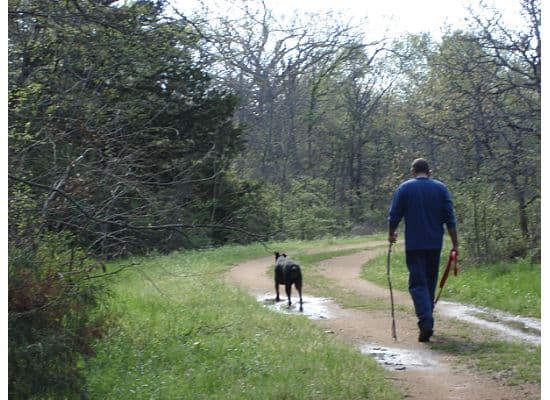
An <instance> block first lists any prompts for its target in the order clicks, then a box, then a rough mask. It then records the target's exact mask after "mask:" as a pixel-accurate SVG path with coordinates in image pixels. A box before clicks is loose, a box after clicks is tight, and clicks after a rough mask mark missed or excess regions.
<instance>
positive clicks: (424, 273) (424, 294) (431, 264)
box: [406, 249, 441, 331]
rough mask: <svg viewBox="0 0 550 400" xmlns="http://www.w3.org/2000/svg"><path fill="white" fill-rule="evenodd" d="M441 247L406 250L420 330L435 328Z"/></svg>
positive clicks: (410, 288)
mask: <svg viewBox="0 0 550 400" xmlns="http://www.w3.org/2000/svg"><path fill="white" fill-rule="evenodd" d="M440 255H441V249H430V250H410V251H407V252H406V259H407V268H408V269H409V292H410V294H411V297H412V299H413V303H414V309H415V311H416V316H417V317H418V327H419V328H420V330H422V331H424V330H433V327H434V319H433V314H432V312H433V307H434V299H435V289H436V286H437V276H438V274H439V258H440Z"/></svg>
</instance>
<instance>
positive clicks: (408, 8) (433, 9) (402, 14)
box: [170, 0, 522, 38]
mask: <svg viewBox="0 0 550 400" xmlns="http://www.w3.org/2000/svg"><path fill="white" fill-rule="evenodd" d="M170 1H171V3H172V4H173V5H174V6H175V7H177V8H178V9H180V10H189V9H190V8H192V7H193V4H197V3H198V2H199V1H200V0H170ZM245 1H246V0H243V2H245ZM264 1H265V4H266V6H267V7H268V8H269V9H272V10H274V12H275V13H280V14H286V15H290V14H292V11H293V10H297V11H298V12H312V11H321V12H323V11H329V10H333V11H340V12H342V13H343V14H345V15H349V16H350V17H352V18H354V19H356V20H357V21H359V20H360V19H362V18H364V17H367V21H368V22H367V26H368V34H369V36H371V35H372V36H373V38H380V37H381V36H383V35H384V34H385V33H386V30H387V29H388V28H389V31H388V32H387V33H386V35H389V36H390V37H398V36H401V35H403V34H405V33H418V32H421V31H429V32H430V33H432V34H434V35H435V36H438V35H439V34H440V33H441V30H442V27H443V26H444V24H446V23H447V24H450V25H451V26H453V27H457V28H459V27H465V26H466V21H465V18H466V17H467V16H468V11H467V7H468V6H471V7H473V8H474V9H479V0H477V1H474V0H416V1H411V0H337V1H335V0H264ZM203 2H204V3H205V4H206V5H208V6H214V8H215V9H217V10H221V12H222V13H226V14H229V13H230V11H229V10H230V8H229V7H227V6H224V2H223V0H203ZM485 2H486V3H487V5H488V6H489V7H494V8H496V9H497V10H498V11H499V12H500V13H501V14H502V17H503V21H504V22H505V24H506V25H507V26H519V25H520V24H521V21H522V20H521V17H520V0H485ZM248 3H252V1H248Z"/></svg>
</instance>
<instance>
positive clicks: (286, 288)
mask: <svg viewBox="0 0 550 400" xmlns="http://www.w3.org/2000/svg"><path fill="white" fill-rule="evenodd" d="M291 290H292V284H291V283H285V292H286V297H287V299H288V307H289V308H290V305H291V304H292V302H291V301H290V291H291Z"/></svg>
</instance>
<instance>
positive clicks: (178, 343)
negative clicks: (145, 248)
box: [86, 238, 401, 400]
mask: <svg viewBox="0 0 550 400" xmlns="http://www.w3.org/2000/svg"><path fill="white" fill-rule="evenodd" d="M361 241H365V238H353V239H348V240H347V241H339V240H335V239H332V240H329V241H327V240H325V241H316V242H313V243H312V242H309V243H307V242H292V243H278V244H277V246H278V248H281V249H282V248H284V249H285V251H289V252H290V251H299V250H301V249H306V248H311V247H316V246H326V245H328V244H338V243H360V242H361ZM270 247H274V246H270ZM264 255H266V248H264V247H263V246H261V245H252V246H246V247H244V246H228V247H224V248H220V249H215V250H209V251H188V252H177V253H174V254H171V255H168V256H155V257H150V258H140V259H132V260H126V261H125V262H126V263H129V262H137V263H138V266H136V267H133V268H129V269H127V270H125V271H123V272H121V273H119V274H117V275H116V276H115V277H114V278H113V281H112V283H111V292H112V295H111V297H110V300H109V302H108V303H107V304H106V305H105V308H104V309H103V310H102V312H103V313H104V314H105V315H108V316H109V317H110V324H109V327H108V329H107V330H106V332H105V336H104V337H103V339H102V340H101V341H99V342H98V343H97V346H96V353H97V355H96V357H94V358H92V359H90V360H89V361H88V362H87V364H86V371H87V378H88V382H89V384H88V391H89V394H90V398H92V399H260V398H261V399H334V398H346V399H381V400H382V399H388V400H392V399H398V398H401V396H400V395H399V394H398V393H397V391H396V390H395V389H394V388H393V387H392V386H390V385H388V384H387V382H386V381H385V380H384V372H383V370H382V369H381V367H379V366H378V365H377V363H376V362H375V361H374V360H372V359H371V358H369V357H365V356H363V355H361V354H360V353H359V352H358V351H356V350H354V349H352V348H350V347H349V346H346V345H344V344H341V343H340V342H338V341H337V340H335V339H334V338H333V337H332V336H330V335H326V334H325V333H324V332H323V331H322V330H321V329H319V328H317V327H316V326H315V325H314V324H312V323H311V322H310V321H309V320H307V318H305V317H303V316H295V317H290V318H289V317H288V316H285V315H281V314H277V313H273V312H271V311H269V310H267V309H266V308H265V307H263V306H261V305H260V304H258V302H256V301H255V300H254V299H253V298H252V297H250V296H249V295H248V294H247V293H245V292H243V291H241V290H238V289H236V288H234V287H232V286H230V285H227V284H225V283H224V281H223V279H222V276H223V274H222V273H223V272H224V271H226V270H227V269H228V268H229V267H230V266H231V265H233V264H235V263H237V262H240V261H244V260H246V259H250V258H254V257H259V256H264ZM122 265H124V264H123V262H120V263H117V264H113V265H112V266H110V269H111V270H112V269H116V268H117V267H121V266H122Z"/></svg>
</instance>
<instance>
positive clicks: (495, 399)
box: [228, 248, 540, 400]
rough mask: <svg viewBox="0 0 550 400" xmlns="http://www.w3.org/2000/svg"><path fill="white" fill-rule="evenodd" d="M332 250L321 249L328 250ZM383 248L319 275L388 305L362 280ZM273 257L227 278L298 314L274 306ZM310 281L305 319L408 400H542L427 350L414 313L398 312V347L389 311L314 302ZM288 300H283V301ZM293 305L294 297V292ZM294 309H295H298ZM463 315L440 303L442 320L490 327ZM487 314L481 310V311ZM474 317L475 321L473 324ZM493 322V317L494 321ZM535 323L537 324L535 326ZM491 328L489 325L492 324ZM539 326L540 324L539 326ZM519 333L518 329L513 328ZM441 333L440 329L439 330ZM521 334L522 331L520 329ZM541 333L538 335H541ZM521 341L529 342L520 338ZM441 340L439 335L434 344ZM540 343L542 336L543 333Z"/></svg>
mask: <svg viewBox="0 0 550 400" xmlns="http://www.w3.org/2000/svg"><path fill="white" fill-rule="evenodd" d="M327 250H329V249H326V248H325V249H322V250H321V249H320V250H319V251H327ZM383 252H384V249H383V248H382V249H378V250H376V249H373V250H366V251H361V252H358V253H355V254H351V255H346V256H342V257H335V258H332V259H329V260H325V261H323V262H321V263H320V264H319V265H318V271H320V272H321V273H322V274H323V275H325V276H326V277H327V278H329V279H331V280H332V281H333V283H334V285H338V286H340V287H341V289H342V290H346V291H353V292H355V293H356V294H357V295H360V296H361V298H363V299H364V301H365V302H366V303H368V301H369V299H372V300H375V301H379V300H381V299H382V300H384V301H386V300H387V301H388V303H389V300H388V297H389V296H388V291H387V289H386V288H381V287H378V286H376V285H374V284H372V283H370V282H367V281H364V280H362V279H360V278H359V273H360V269H361V266H362V265H363V264H364V263H365V262H366V261H368V260H369V259H371V258H372V257H375V256H377V255H378V254H380V253H383ZM272 264H273V260H272V257H265V258H262V259H257V260H253V261H250V262H247V263H243V264H240V265H238V266H236V267H235V268H233V269H232V270H231V271H230V272H229V275H228V278H229V280H230V281H231V282H233V283H236V284H238V285H240V286H241V287H244V288H246V289H247V290H249V291H250V293H251V294H253V295H254V296H255V297H256V298H257V299H258V301H260V302H261V303H262V304H264V305H265V306H266V307H268V308H270V309H273V310H274V311H277V312H284V313H288V314H294V313H296V314H299V311H298V310H297V305H296V304H293V306H292V307H291V308H290V309H289V308H288V307H287V303H286V301H281V302H278V303H275V302H274V297H275V290H274V286H273V281H272V279H270V277H269V276H268V275H267V274H266V271H267V270H268V269H269V268H270V267H271V266H272ZM307 290H308V289H307V277H306V279H305V282H304V294H305V295H304V315H306V316H308V317H309V318H311V319H312V320H313V321H314V322H315V323H317V324H319V325H320V326H321V327H322V328H323V329H324V331H325V332H326V333H327V334H331V335H335V336H336V337H337V338H338V339H340V340H342V341H344V342H346V343H349V344H350V345H352V346H354V347H355V348H357V350H358V351H360V352H362V353H363V354H366V355H369V356H371V357H373V358H374V359H375V360H377V361H378V362H379V363H380V364H381V365H382V366H383V367H384V368H386V370H387V373H388V378H389V379H391V381H392V382H393V384H394V385H395V386H396V387H398V388H400V389H401V391H402V393H403V394H404V396H405V398H407V399H425V398H431V399H438V400H451V399H453V400H454V399H457V400H458V399H484V400H512V399H538V398H540V386H535V385H532V386H522V387H519V386H515V387H510V386H504V385H502V384H501V383H499V382H498V381H496V380H494V379H492V378H491V377H488V376H483V375H481V374H475V373H474V372H473V371H470V370H467V369H466V368H464V367H461V366H460V365H459V364H458V363H457V362H456V360H454V359H453V357H452V356H449V355H447V354H441V353H438V352H436V351H434V350H432V349H431V348H430V347H429V346H427V345H426V344H423V343H419V342H418V330H417V327H416V321H415V318H413V316H412V315H411V314H412V312H398V314H397V315H396V317H397V336H398V340H397V341H396V342H395V341H393V339H392V337H391V329H390V328H391V319H390V317H389V306H388V312H386V311H376V310H369V309H368V308H365V309H344V308H341V307H340V306H339V305H338V304H337V303H336V302H335V301H333V300H331V299H327V298H315V297H312V296H309V295H308V294H307ZM394 297H395V301H396V304H398V305H400V306H405V307H411V310H412V301H411V300H410V296H409V295H408V293H402V292H397V291H396V292H395V293H394ZM282 300H285V296H284V295H283V296H282ZM293 301H296V298H294V292H293ZM294 306H296V308H294ZM469 311H471V310H469V309H466V310H461V309H460V308H457V307H456V305H455V304H454V303H449V302H440V304H438V309H436V312H437V313H438V314H437V315H438V318H449V319H453V318H459V319H462V320H466V321H468V320H469V321H468V322H470V323H474V324H475V323H477V322H476V320H475V318H477V319H479V320H481V323H483V324H485V327H488V326H487V325H486V323H487V322H493V323H496V324H497V325H498V326H500V324H499V323H498V322H494V321H487V320H484V319H483V318H480V317H479V315H480V314H479V311H480V310H473V311H472V313H469ZM481 311H483V310H481ZM472 318H474V319H472ZM493 319H494V318H493ZM532 322H533V324H534V325H533V324H531V323H532ZM528 324H530V327H531V328H530V329H533V328H534V329H535V331H530V332H528V334H529V335H531V336H533V337H532V338H531V339H533V338H534V339H533V340H536V337H537V333H536V320H535V321H529V322H528ZM489 325H490V324H489ZM539 327H540V321H539ZM514 329H515V328H514ZM436 332H437V330H436ZM518 332H521V329H518ZM539 332H540V331H539ZM519 336H521V335H518V340H522V339H523V340H531V339H525V338H520V337H519ZM438 340H442V339H441V337H438V336H437V333H436V334H435V335H434V337H433V341H434V342H437V341H438ZM539 340H540V334H539Z"/></svg>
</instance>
